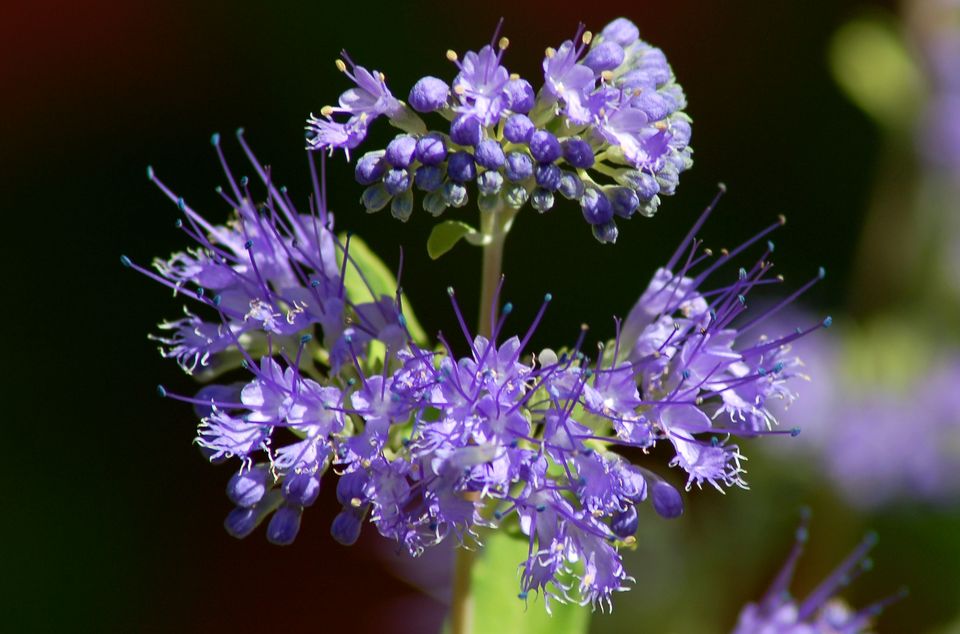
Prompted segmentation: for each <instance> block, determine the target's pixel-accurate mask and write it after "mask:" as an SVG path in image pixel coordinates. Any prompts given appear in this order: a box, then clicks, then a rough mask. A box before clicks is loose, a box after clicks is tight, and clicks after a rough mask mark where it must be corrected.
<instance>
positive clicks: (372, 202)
mask: <svg viewBox="0 0 960 634" xmlns="http://www.w3.org/2000/svg"><path fill="white" fill-rule="evenodd" d="M360 202H362V203H363V206H364V207H365V208H366V209H367V213H373V212H375V211H380V210H381V209H383V208H384V207H386V206H387V203H388V202H390V193H389V192H388V191H387V188H386V187H384V186H383V184H382V183H377V184H376V185H371V186H370V187H367V188H366V189H365V190H363V194H362V195H361V196H360Z"/></svg>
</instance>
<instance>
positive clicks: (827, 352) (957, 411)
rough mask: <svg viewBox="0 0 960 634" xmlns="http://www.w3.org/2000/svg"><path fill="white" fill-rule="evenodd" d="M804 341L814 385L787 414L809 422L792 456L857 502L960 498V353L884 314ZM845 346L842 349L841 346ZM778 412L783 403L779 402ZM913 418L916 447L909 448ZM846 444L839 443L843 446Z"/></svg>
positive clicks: (874, 504) (873, 505)
mask: <svg viewBox="0 0 960 634" xmlns="http://www.w3.org/2000/svg"><path fill="white" fill-rule="evenodd" d="M837 336H838V337H839V339H838V340H837V341H835V342H834V344H833V345H832V346H827V345H823V342H821V341H817V339H816V338H809V339H805V340H804V341H803V342H801V343H800V344H799V345H798V346H797V349H798V353H799V354H800V355H801V356H802V357H803V359H804V363H805V366H806V368H805V371H806V372H808V373H809V374H810V375H811V379H810V382H809V384H808V386H807V388H806V389H805V390H804V394H803V397H802V398H800V399H798V400H797V401H796V402H795V403H794V404H793V405H791V407H790V408H789V409H788V410H785V411H783V412H782V413H781V414H780V417H781V418H784V419H788V420H803V421H807V423H806V424H805V428H804V434H803V438H802V439H801V442H800V443H799V445H797V446H795V447H793V450H794V451H793V452H792V456H791V457H792V458H793V459H799V460H801V461H803V462H804V463H805V464H807V465H809V464H811V460H810V458H811V457H812V458H814V461H813V464H815V465H817V467H816V468H818V469H820V470H821V471H823V473H824V475H825V476H826V477H827V478H828V479H829V481H830V483H831V485H832V486H833V487H835V488H836V490H837V491H838V492H839V493H840V494H841V495H842V496H843V497H844V498H845V499H846V500H847V501H848V502H849V503H850V504H852V505H854V506H856V507H858V508H865V509H870V508H876V507H880V506H884V505H889V504H897V503H900V504H902V503H907V504H916V503H926V504H939V505H948V504H952V503H955V502H956V501H957V500H958V499H960V481H958V480H957V477H956V474H957V473H958V472H960V393H958V391H957V390H956V389H954V387H953V386H955V385H957V384H958V382H960V350H958V349H957V348H956V347H954V346H950V345H944V344H943V342H942V341H937V343H936V346H937V349H936V350H934V349H933V346H934V343H933V341H930V340H927V338H926V337H924V336H923V334H922V333H920V332H918V331H917V329H916V327H915V326H914V325H913V324H910V323H906V322H903V323H901V322H899V321H898V320H894V319H890V318H887V319H885V320H882V321H880V320H877V322H875V323H870V324H867V325H866V326H865V327H862V328H861V329H860V330H853V329H851V328H846V329H842V330H841V331H840V332H839V333H837ZM838 344H839V345H838ZM777 409H779V408H777ZM904 421H909V425H910V430H911V433H910V438H909V450H906V451H905V450H904ZM841 448H842V449H841Z"/></svg>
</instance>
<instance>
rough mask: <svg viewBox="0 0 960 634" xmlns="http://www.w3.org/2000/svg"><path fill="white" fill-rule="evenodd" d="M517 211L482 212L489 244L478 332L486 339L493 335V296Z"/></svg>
mask: <svg viewBox="0 0 960 634" xmlns="http://www.w3.org/2000/svg"><path fill="white" fill-rule="evenodd" d="M516 213H517V212H516V210H514V209H510V208H505V207H503V206H502V205H501V206H500V207H499V208H498V209H496V210H493V211H487V212H481V219H480V223H481V224H480V228H481V231H482V232H483V235H484V236H489V240H490V241H489V242H488V243H487V244H485V245H484V246H483V269H482V271H481V276H480V315H479V317H478V319H477V332H478V333H479V334H481V335H483V336H484V337H489V336H490V333H491V326H492V324H491V323H490V311H491V310H494V308H495V307H494V306H493V296H494V294H495V293H496V291H497V285H498V284H499V283H500V275H501V273H502V272H503V243H504V242H505V241H506V238H507V233H508V232H509V231H510V227H511V225H512V224H513V217H514V215H515V214H516Z"/></svg>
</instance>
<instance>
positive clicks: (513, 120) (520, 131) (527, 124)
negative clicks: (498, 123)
mask: <svg viewBox="0 0 960 634" xmlns="http://www.w3.org/2000/svg"><path fill="white" fill-rule="evenodd" d="M536 129H537V126H535V125H533V121H531V120H530V117H528V116H527V115H525V114H515V115H511V116H510V118H509V119H507V122H506V123H505V124H504V125H503V136H504V138H505V139H506V140H507V141H511V142H513V143H526V142H528V141H529V140H530V137H531V136H532V135H533V132H534V130H536Z"/></svg>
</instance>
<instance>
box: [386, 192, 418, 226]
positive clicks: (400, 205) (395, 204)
mask: <svg viewBox="0 0 960 634" xmlns="http://www.w3.org/2000/svg"><path fill="white" fill-rule="evenodd" d="M412 213H413V192H412V191H410V190H409V189H408V190H407V191H405V192H403V193H402V194H400V195H399V196H397V197H395V198H394V199H393V201H391V203H390V215H391V216H393V217H394V218H396V219H397V220H399V221H401V222H406V221H407V220H410V214H412Z"/></svg>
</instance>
